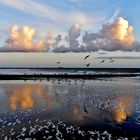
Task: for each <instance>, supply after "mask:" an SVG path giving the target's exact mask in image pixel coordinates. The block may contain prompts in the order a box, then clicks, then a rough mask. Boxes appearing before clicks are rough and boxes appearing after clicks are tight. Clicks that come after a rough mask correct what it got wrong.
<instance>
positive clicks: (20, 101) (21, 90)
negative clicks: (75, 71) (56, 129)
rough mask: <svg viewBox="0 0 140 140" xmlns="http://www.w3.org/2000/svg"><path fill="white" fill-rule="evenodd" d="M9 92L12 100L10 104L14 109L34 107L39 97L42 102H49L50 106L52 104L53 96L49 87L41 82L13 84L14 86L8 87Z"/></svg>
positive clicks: (48, 105)
mask: <svg viewBox="0 0 140 140" xmlns="http://www.w3.org/2000/svg"><path fill="white" fill-rule="evenodd" d="M7 93H8V96H9V100H10V101H9V102H10V105H9V106H10V108H11V109H13V110H16V109H29V108H34V107H35V105H36V102H37V99H40V100H41V102H42V103H44V104H47V107H48V108H50V107H51V104H52V101H51V96H50V95H48V94H47V93H48V89H47V88H46V87H43V86H41V85H39V84H35V85H18V86H17V85H16V86H15V85H12V87H9V88H8V92H7ZM35 97H36V98H35Z"/></svg>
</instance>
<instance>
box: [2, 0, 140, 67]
mask: <svg viewBox="0 0 140 140" xmlns="http://www.w3.org/2000/svg"><path fill="white" fill-rule="evenodd" d="M139 12H140V1H138V0H133V1H132V0H117V1H116V0H14V1H13V0H0V67H8V66H10V67H12V66H14V67H15V66H23V67H24V66H25V67H26V66H34V67H57V66H58V65H57V64H56V62H57V61H61V62H62V63H61V66H63V67H86V64H87V63H91V67H140V61H139V60H140V43H139V42H140V28H139V26H140V14H138V13H139ZM88 54H90V57H89V58H88V59H87V60H86V61H84V60H83V58H84V57H85V56H86V55H88ZM110 57H111V58H114V60H115V61H114V62H113V63H109V58H110ZM103 59H106V61H105V63H104V64H100V61H102V60H103Z"/></svg>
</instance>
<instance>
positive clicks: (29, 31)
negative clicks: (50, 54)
mask: <svg viewBox="0 0 140 140" xmlns="http://www.w3.org/2000/svg"><path fill="white" fill-rule="evenodd" d="M35 35H36V30H35V29H33V28H29V27H27V26H24V27H22V28H20V27H18V26H17V25H14V26H13V27H12V28H11V29H10V35H9V38H8V39H7V40H6V45H5V46H4V47H1V48H0V51H3V52H4V51H5V52H15V51H16V52H39V51H43V41H42V40H38V41H36V42H35V41H33V39H34V37H35Z"/></svg>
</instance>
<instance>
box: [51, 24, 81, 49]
mask: <svg viewBox="0 0 140 140" xmlns="http://www.w3.org/2000/svg"><path fill="white" fill-rule="evenodd" d="M80 32H81V27H80V25H79V24H74V25H72V26H71V28H70V29H69V32H68V36H67V37H66V41H68V44H69V46H68V47H65V46H64V45H62V46H60V47H57V48H55V49H54V50H53V51H54V52H68V51H74V52H75V51H77V50H78V49H79V41H78V38H79V37H80Z"/></svg>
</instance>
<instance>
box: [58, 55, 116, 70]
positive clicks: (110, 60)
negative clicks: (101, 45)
mask: <svg viewBox="0 0 140 140" xmlns="http://www.w3.org/2000/svg"><path fill="white" fill-rule="evenodd" d="M90 56H91V55H86V56H85V57H84V60H87V59H88V58H89V57H90ZM114 61H115V60H114V59H113V58H109V62H108V63H113V62H114ZM104 62H106V60H105V59H104V60H102V61H100V64H102V63H104ZM56 64H61V62H60V61H58V62H56ZM86 67H90V63H87V64H86ZM59 68H62V67H59Z"/></svg>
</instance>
